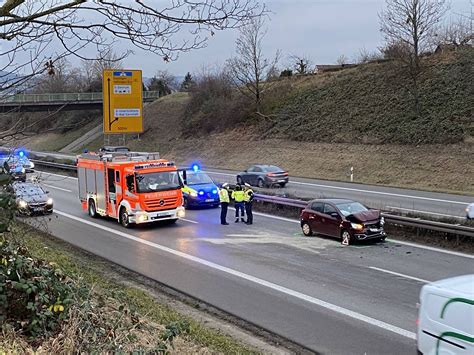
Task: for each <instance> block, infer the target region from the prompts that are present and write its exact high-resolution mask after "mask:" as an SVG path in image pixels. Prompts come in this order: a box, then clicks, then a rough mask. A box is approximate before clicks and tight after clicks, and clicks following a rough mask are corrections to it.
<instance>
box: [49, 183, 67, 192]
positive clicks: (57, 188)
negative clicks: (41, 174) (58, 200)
mask: <svg viewBox="0 0 474 355" xmlns="http://www.w3.org/2000/svg"><path fill="white" fill-rule="evenodd" d="M43 186H47V187H50V188H52V189H56V190H61V191H66V192H72V190H68V189H63V188H62V187H56V186H53V185H48V184H43Z"/></svg>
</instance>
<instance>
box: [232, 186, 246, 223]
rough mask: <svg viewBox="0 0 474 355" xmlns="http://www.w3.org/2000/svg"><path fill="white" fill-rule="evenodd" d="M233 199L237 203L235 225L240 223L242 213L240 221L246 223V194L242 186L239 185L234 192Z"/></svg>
mask: <svg viewBox="0 0 474 355" xmlns="http://www.w3.org/2000/svg"><path fill="white" fill-rule="evenodd" d="M232 199H233V200H234V201H235V223H237V222H239V212H240V220H241V221H242V222H245V220H244V217H245V216H244V213H245V212H244V199H245V193H244V191H243V190H242V185H240V184H238V185H237V186H236V187H235V190H234V191H232Z"/></svg>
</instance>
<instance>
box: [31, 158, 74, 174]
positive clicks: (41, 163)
mask: <svg viewBox="0 0 474 355" xmlns="http://www.w3.org/2000/svg"><path fill="white" fill-rule="evenodd" d="M30 161H32V162H33V163H35V165H36V166H44V167H46V168H55V169H61V170H69V171H77V168H76V166H75V165H71V164H61V163H55V162H51V161H44V160H36V159H30Z"/></svg>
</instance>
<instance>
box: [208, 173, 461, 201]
mask: <svg viewBox="0 0 474 355" xmlns="http://www.w3.org/2000/svg"><path fill="white" fill-rule="evenodd" d="M207 173H209V174H216V175H225V176H235V174H234V175H233V174H227V173H218V172H214V171H207ZM288 185H306V186H314V187H322V188H325V189H335V190H344V191H354V192H364V193H368V194H376V195H384V196H393V197H405V198H412V199H416V200H424V201H433V202H443V203H454V204H458V205H467V203H466V202H460V201H451V200H443V199H438V198H431V197H423V196H413V195H404V194H396V193H393V192H383V191H371V190H363V189H356V188H352V187H342V186H331V185H322V184H315V183H309V182H300V181H290V182H289V183H288Z"/></svg>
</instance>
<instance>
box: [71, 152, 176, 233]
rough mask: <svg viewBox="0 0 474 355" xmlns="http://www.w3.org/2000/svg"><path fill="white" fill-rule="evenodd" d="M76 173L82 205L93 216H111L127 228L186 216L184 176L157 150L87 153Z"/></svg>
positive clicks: (81, 157) (78, 165)
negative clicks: (152, 151)
mask: <svg viewBox="0 0 474 355" xmlns="http://www.w3.org/2000/svg"><path fill="white" fill-rule="evenodd" d="M77 175H78V181H79V199H80V200H81V203H82V208H83V209H84V210H85V211H88V213H89V215H90V216H91V217H93V218H95V217H98V216H108V217H112V218H115V219H117V221H118V222H119V223H120V224H122V225H123V226H124V227H126V228H128V227H130V226H131V225H133V224H141V223H150V222H156V221H163V220H168V221H170V222H176V221H177V220H178V219H179V218H183V217H184V216H185V211H184V208H183V196H182V192H181V188H182V187H183V182H182V179H181V177H180V175H179V173H178V170H177V168H176V166H175V164H174V163H173V162H169V161H167V160H164V159H160V157H159V154H158V153H144V152H101V153H84V154H81V155H80V156H78V159H77Z"/></svg>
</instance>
